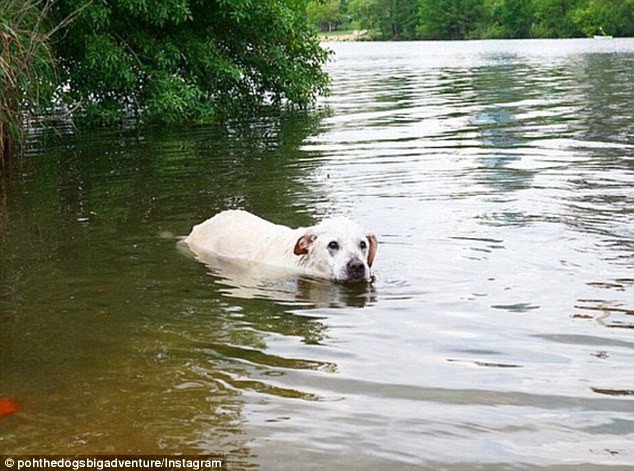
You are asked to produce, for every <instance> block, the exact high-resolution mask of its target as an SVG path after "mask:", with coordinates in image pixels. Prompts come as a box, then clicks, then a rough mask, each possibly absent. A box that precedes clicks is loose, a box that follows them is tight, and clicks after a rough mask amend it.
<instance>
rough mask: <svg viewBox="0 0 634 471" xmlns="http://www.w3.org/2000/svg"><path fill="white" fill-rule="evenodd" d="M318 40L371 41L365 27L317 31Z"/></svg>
mask: <svg viewBox="0 0 634 471" xmlns="http://www.w3.org/2000/svg"><path fill="white" fill-rule="evenodd" d="M317 37H318V38H319V40H320V41H371V40H372V38H371V37H370V33H369V31H368V30H367V29H361V30H354V31H332V32H329V33H319V34H318V35H317Z"/></svg>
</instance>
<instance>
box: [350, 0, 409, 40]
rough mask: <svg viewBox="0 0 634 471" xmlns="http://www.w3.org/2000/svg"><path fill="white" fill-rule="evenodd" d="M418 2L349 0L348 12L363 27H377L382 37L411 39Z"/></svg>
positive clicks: (406, 0) (403, 0)
mask: <svg viewBox="0 0 634 471" xmlns="http://www.w3.org/2000/svg"><path fill="white" fill-rule="evenodd" d="M417 9H418V4H417V3H416V2H415V1H413V0H351V1H350V3H349V5H348V12H349V14H350V15H351V16H352V17H353V19H358V21H359V24H360V25H361V27H362V28H364V29H378V30H379V31H380V32H381V37H382V38H391V39H413V38H414V37H415V35H416V23H417V17H416V13H417Z"/></svg>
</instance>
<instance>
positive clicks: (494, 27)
mask: <svg viewBox="0 0 634 471" xmlns="http://www.w3.org/2000/svg"><path fill="white" fill-rule="evenodd" d="M307 15H308V20H309V21H310V22H311V23H312V24H313V26H314V27H316V28H318V29H319V30H320V31H322V32H325V31H333V30H337V29H345V30H352V29H354V30H367V31H368V35H369V36H370V37H372V38H374V39H503V38H572V37H588V36H593V35H604V34H607V35H612V36H620V37H623V36H634V0H316V1H313V2H311V3H310V4H309V5H308V9H307Z"/></svg>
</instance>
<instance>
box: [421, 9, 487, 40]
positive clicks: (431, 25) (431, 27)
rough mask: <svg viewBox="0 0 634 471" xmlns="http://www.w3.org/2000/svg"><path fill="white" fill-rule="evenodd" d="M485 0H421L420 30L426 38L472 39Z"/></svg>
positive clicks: (480, 18) (482, 12)
mask: <svg viewBox="0 0 634 471" xmlns="http://www.w3.org/2000/svg"><path fill="white" fill-rule="evenodd" d="M483 16H484V3H483V0H421V1H420V7H419V18H420V20H419V28H418V32H419V35H420V36H421V37H422V38H425V39H472V37H473V35H474V34H473V33H474V31H475V30H476V29H477V26H478V24H479V22H480V21H481V20H482V18H483Z"/></svg>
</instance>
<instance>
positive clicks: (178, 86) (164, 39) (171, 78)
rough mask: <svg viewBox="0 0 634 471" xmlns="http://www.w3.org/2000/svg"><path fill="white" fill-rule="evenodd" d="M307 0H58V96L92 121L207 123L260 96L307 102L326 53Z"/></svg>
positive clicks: (323, 83)
mask: <svg viewBox="0 0 634 471" xmlns="http://www.w3.org/2000/svg"><path fill="white" fill-rule="evenodd" d="M306 3H307V2H306V0H288V1H285V0H214V1H209V0H108V1H106V0H92V1H90V0H58V1H57V2H56V3H55V5H56V17H55V19H56V20H59V19H60V18H64V17H65V16H67V15H69V14H70V13H72V12H76V11H77V12H78V14H77V18H76V19H75V21H74V22H72V23H71V24H70V25H69V27H68V28H67V30H65V31H64V32H63V34H59V35H58V36H57V37H56V38H55V41H54V42H53V47H54V53H55V55H56V57H57V58H58V60H59V65H60V66H59V73H60V76H61V78H62V83H63V85H64V87H63V89H62V90H63V94H62V96H61V98H62V99H63V100H64V101H65V102H66V103H69V104H72V105H74V106H79V111H80V112H81V117H82V118H84V119H85V120H87V121H88V122H90V123H106V124H107V123H113V122H115V121H118V120H120V119H122V118H124V117H133V118H137V119H141V120H142V121H144V122H164V123H182V122H210V121H214V120H215V119H217V118H218V116H219V115H224V114H225V113H228V112H231V111H232V110H236V109H238V108H239V109H244V108H253V107H255V106H258V105H260V104H262V103H267V102H272V103H276V104H280V103H290V104H294V105H300V106H301V105H306V104H308V103H309V102H311V101H312V100H313V99H314V98H315V97H316V95H318V94H320V93H323V92H325V90H326V89H327V83H328V78H327V75H326V74H325V72H323V70H322V68H321V67H322V65H323V64H324V62H325V61H326V59H327V53H326V52H324V51H323V50H322V49H321V48H320V46H319V43H318V41H317V38H316V37H315V36H314V34H313V33H312V31H311V30H310V28H309V26H308V24H307V23H306V20H305V7H306Z"/></svg>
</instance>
